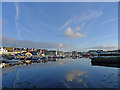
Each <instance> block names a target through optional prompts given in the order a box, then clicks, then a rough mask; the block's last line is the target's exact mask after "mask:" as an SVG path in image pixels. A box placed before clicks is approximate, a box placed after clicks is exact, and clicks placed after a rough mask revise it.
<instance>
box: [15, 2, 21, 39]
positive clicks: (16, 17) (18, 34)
mask: <svg viewBox="0 0 120 90" xmlns="http://www.w3.org/2000/svg"><path fill="white" fill-rule="evenodd" d="M15 7H16V16H15V26H16V30H17V36H18V38H19V39H21V30H19V27H18V19H19V6H18V2H16V3H15Z"/></svg>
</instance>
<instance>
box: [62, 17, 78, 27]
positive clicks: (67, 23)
mask: <svg viewBox="0 0 120 90" xmlns="http://www.w3.org/2000/svg"><path fill="white" fill-rule="evenodd" d="M75 20H76V17H74V18H71V19H70V20H68V21H66V22H65V23H64V25H63V26H61V28H60V29H64V28H65V27H66V26H67V25H69V24H70V23H72V22H74V21H75Z"/></svg>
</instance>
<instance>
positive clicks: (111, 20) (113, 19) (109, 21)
mask: <svg viewBox="0 0 120 90" xmlns="http://www.w3.org/2000/svg"><path fill="white" fill-rule="evenodd" d="M116 20H117V18H112V19H109V20H107V21H105V22H103V23H102V24H101V25H105V24H108V23H111V22H114V21H116Z"/></svg>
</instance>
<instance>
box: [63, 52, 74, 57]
mask: <svg viewBox="0 0 120 90" xmlns="http://www.w3.org/2000/svg"><path fill="white" fill-rule="evenodd" d="M64 55H65V56H66V57H71V56H72V52H64Z"/></svg>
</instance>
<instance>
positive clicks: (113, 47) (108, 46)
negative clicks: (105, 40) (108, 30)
mask: <svg viewBox="0 0 120 90" xmlns="http://www.w3.org/2000/svg"><path fill="white" fill-rule="evenodd" d="M87 49H102V50H117V49H118V46H117V45H113V44H104V45H101V46H95V47H89V48H87Z"/></svg>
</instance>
